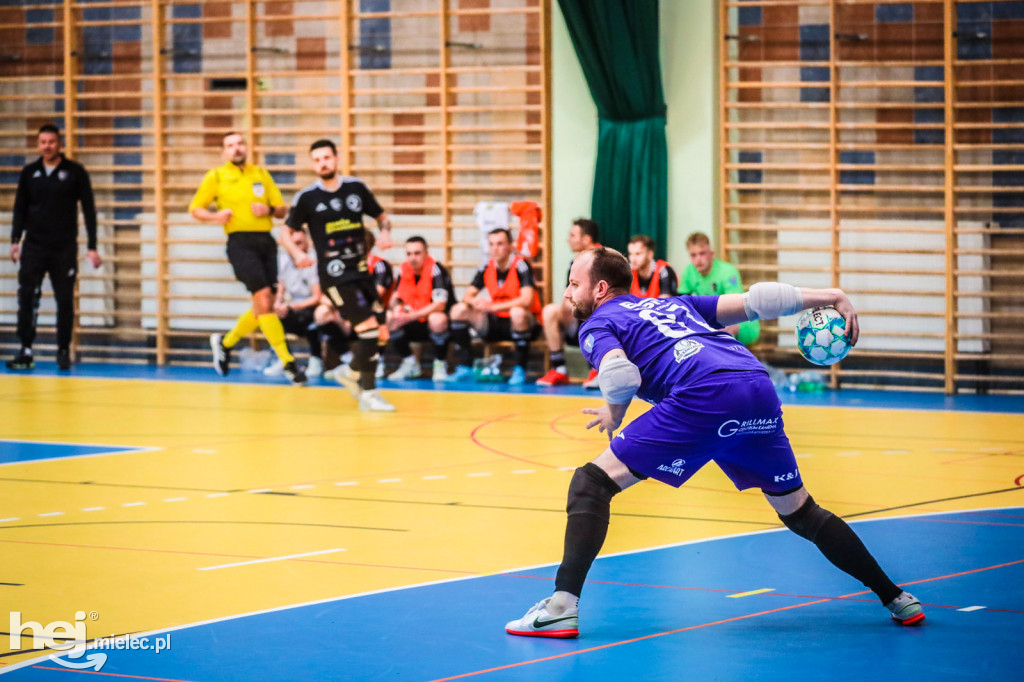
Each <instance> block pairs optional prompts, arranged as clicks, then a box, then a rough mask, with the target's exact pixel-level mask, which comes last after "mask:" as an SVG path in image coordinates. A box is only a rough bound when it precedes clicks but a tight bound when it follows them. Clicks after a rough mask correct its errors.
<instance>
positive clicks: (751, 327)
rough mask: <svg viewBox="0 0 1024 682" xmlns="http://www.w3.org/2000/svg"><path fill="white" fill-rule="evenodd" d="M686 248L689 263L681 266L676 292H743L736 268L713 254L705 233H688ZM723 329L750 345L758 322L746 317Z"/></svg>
mask: <svg viewBox="0 0 1024 682" xmlns="http://www.w3.org/2000/svg"><path fill="white" fill-rule="evenodd" d="M686 249H687V250H688V251H689V252H690V264H689V265H687V266H686V269H685V270H683V281H682V283H681V284H680V290H679V293H681V294H693V295H695V296H711V295H721V294H742V293H743V282H741V281H740V271H739V270H737V269H736V266H735V265H733V264H732V263H729V262H728V261H724V260H719V259H717V258H715V251H714V249H712V248H711V242H710V241H709V240H708V236H707V235H706V234H704V233H703V232H694V233H693V234H691V235H690V236H689V237H687V238H686ZM725 331H727V332H729V333H730V334H732V335H733V336H735V337H736V338H737V339H739V341H740V343H742V344H743V345H744V346H752V345H754V344H755V343H757V339H758V337H759V336H761V323H760V322H758V321H757V320H748V321H745V322H740V323H739V324H731V325H729V326H728V327H726V328H725Z"/></svg>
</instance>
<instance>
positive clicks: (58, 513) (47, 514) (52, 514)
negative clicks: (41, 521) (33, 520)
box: [39, 512, 64, 516]
mask: <svg viewBox="0 0 1024 682" xmlns="http://www.w3.org/2000/svg"><path fill="white" fill-rule="evenodd" d="M39 516H64V512H46V513H45V514H39Z"/></svg>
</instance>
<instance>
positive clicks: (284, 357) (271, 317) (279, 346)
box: [256, 313, 295, 365]
mask: <svg viewBox="0 0 1024 682" xmlns="http://www.w3.org/2000/svg"><path fill="white" fill-rule="evenodd" d="M256 319H257V320H258V321H259V323H260V331H262V332H263V336H265V337H267V343H269V344H270V347H271V348H273V349H274V352H275V353H277V358H278V359H279V360H280V361H281V364H284V365H287V364H288V363H289V362H291V361H293V360H294V359H295V358H294V357H292V354H291V353H290V352H288V342H286V341H285V340H284V327H282V326H281V320H280V319H278V317H277V315H275V314H274V313H267V314H266V315H260V316H259V317H258V318H256Z"/></svg>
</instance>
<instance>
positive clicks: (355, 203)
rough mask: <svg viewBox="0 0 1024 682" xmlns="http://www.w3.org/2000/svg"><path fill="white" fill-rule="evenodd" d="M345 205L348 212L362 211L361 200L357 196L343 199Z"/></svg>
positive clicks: (350, 195)
mask: <svg viewBox="0 0 1024 682" xmlns="http://www.w3.org/2000/svg"><path fill="white" fill-rule="evenodd" d="M345 205H346V206H348V210H350V211H362V210H363V200H362V199H360V198H359V195H358V194H349V195H348V196H347V197H345Z"/></svg>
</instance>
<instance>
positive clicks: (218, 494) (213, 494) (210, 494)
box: [206, 493, 231, 497]
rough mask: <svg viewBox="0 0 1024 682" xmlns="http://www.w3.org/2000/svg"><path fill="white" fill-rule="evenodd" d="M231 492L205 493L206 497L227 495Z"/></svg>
mask: <svg viewBox="0 0 1024 682" xmlns="http://www.w3.org/2000/svg"><path fill="white" fill-rule="evenodd" d="M230 494H231V493H206V496H207V497H227V496H228V495H230Z"/></svg>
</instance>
